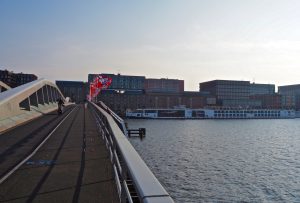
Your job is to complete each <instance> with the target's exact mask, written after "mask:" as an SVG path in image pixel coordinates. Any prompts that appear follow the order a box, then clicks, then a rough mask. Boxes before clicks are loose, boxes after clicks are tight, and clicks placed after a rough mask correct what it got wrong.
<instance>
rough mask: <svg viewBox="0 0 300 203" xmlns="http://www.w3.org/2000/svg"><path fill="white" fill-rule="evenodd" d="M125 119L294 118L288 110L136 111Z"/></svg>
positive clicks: (127, 114)
mask: <svg viewBox="0 0 300 203" xmlns="http://www.w3.org/2000/svg"><path fill="white" fill-rule="evenodd" d="M126 117H127V118H148V119H286V118H296V113H295V111H294V110H288V109H137V110H134V111H130V110H128V111H126Z"/></svg>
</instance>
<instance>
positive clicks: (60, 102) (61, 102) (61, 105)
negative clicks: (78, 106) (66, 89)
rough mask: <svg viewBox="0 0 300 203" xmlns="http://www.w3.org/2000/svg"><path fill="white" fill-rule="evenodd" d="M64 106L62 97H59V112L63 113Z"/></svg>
mask: <svg viewBox="0 0 300 203" xmlns="http://www.w3.org/2000/svg"><path fill="white" fill-rule="evenodd" d="M63 106H64V101H63V99H62V98H58V99H57V113H58V114H62V113H63Z"/></svg>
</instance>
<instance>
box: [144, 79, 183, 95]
mask: <svg viewBox="0 0 300 203" xmlns="http://www.w3.org/2000/svg"><path fill="white" fill-rule="evenodd" d="M145 91H146V92H174V93H179V92H183V91H184V80H178V79H166V78H162V79H154V78H147V79H146V80H145Z"/></svg>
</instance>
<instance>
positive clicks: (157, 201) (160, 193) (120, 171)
mask: <svg viewBox="0 0 300 203" xmlns="http://www.w3.org/2000/svg"><path fill="white" fill-rule="evenodd" d="M90 105H91V106H92V109H93V110H94V111H93V114H94V116H95V118H96V122H97V125H98V129H99V132H100V135H101V136H102V138H103V139H104V141H105V142H106V147H107V148H108V150H109V153H110V158H111V162H112V164H113V170H114V174H115V180H116V184H117V190H118V193H119V198H120V201H121V202H145V203H173V202H174V201H173V199H172V198H171V197H170V195H169V194H168V192H167V191H166V190H165V189H164V187H163V186H162V185H161V184H160V182H159V181H158V180H157V178H156V177H155V176H154V174H153V173H152V172H151V170H150V169H149V168H148V166H147V165H146V164H145V162H144V161H143V160H142V158H141V157H140V156H139V154H138V153H137V151H136V150H135V149H134V148H133V146H132V145H131V143H130V142H129V141H128V139H127V137H126V136H125V135H124V133H123V132H122V131H121V129H120V128H119V126H118V125H117V123H116V122H115V120H114V118H113V117H112V115H111V114H109V113H107V112H106V111H105V110H103V109H102V108H101V107H99V106H97V105H96V104H95V103H90Z"/></svg>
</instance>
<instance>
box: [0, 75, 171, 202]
mask: <svg viewBox="0 0 300 203" xmlns="http://www.w3.org/2000/svg"><path fill="white" fill-rule="evenodd" d="M57 98H63V99H64V97H63V95H62V94H61V92H60V91H59V89H58V88H57V86H56V85H55V84H53V83H51V82H49V81H47V80H44V79H42V80H38V81H34V82H31V83H28V84H26V85H22V86H20V87H18V88H14V89H10V90H7V91H5V92H3V93H0V126H1V133H0V202H146V203H160V202H161V203H169V202H173V200H172V198H171V197H170V195H169V194H168V193H167V191H166V190H165V189H164V188H163V186H162V185H161V183H160V182H159V181H158V180H157V178H156V177H155V176H154V175H153V173H152V172H151V170H150V169H149V168H148V167H147V165H146V164H145V163H144V161H143V160H142V159H141V157H140V156H139V155H138V153H137V152H136V151H135V149H134V148H133V147H132V145H131V144H130V142H129V141H128V138H127V136H126V132H127V131H126V129H125V125H124V121H123V120H122V119H121V118H120V117H118V115H116V114H114V113H113V112H112V111H111V110H110V109H109V108H108V107H106V106H105V104H103V103H100V104H95V103H91V102H88V103H83V104H77V105H75V104H66V106H65V108H64V112H63V114H62V115H57V113H56V108H57V104H56V99H57Z"/></svg>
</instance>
